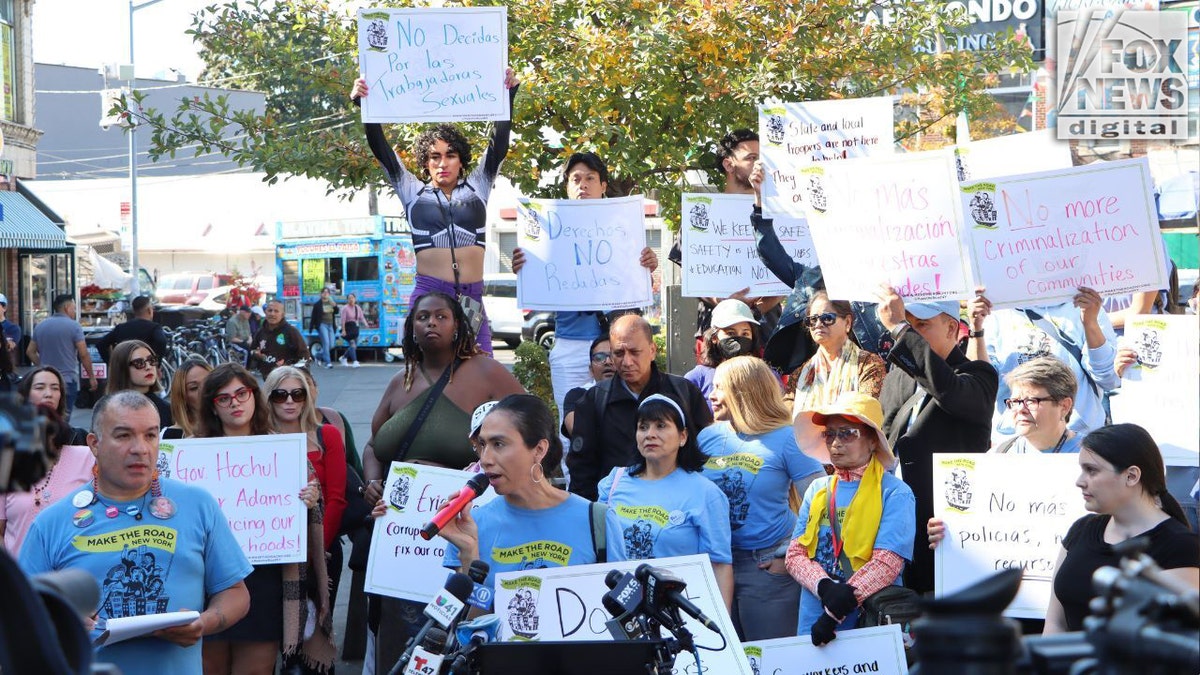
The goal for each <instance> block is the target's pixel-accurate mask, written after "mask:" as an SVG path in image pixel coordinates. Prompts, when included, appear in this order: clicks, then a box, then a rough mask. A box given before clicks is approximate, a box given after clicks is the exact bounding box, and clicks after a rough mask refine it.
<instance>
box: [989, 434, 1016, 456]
mask: <svg viewBox="0 0 1200 675" xmlns="http://www.w3.org/2000/svg"><path fill="white" fill-rule="evenodd" d="M1018 438H1020V436H1013V437H1012V438H1010V439H1008V440H1007V441H1004V442H1003V443H1001V444H1000V445H997V446H996V449H995V450H993V452H995V453H996V454H1004V453H1006V452H1008V451H1009V450H1011V449H1012V446H1013V445H1015V444H1016V442H1017V439H1018Z"/></svg>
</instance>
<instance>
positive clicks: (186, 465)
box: [158, 434, 308, 565]
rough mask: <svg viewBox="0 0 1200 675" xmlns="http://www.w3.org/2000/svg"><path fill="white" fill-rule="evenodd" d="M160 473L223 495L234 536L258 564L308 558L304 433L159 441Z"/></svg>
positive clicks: (222, 503)
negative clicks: (301, 495)
mask: <svg viewBox="0 0 1200 675" xmlns="http://www.w3.org/2000/svg"><path fill="white" fill-rule="evenodd" d="M158 450H159V454H158V473H159V475H160V476H162V477H164V478H174V479H175V480H178V481H182V482H184V483H190V484H192V485H196V486H198V487H202V488H204V489H205V490H207V491H208V492H209V494H211V495H212V496H213V497H215V498H216V499H217V504H219V505H220V507H221V512H222V513H224V514H225V517H226V518H227V519H229V527H230V529H232V530H233V537H234V538H235V539H237V542H238V545H239V546H241V548H242V553H245V554H246V557H247V558H249V560H250V563H251V564H253V565H271V564H276V563H293V562H304V561H305V560H307V559H308V548H307V546H308V510H307V509H306V508H305V506H304V502H303V501H302V500H301V499H300V490H301V489H302V488H303V487H304V486H305V485H306V484H307V483H308V441H307V439H306V438H305V436H304V434H271V435H268V436H245V437H240V438H237V439H231V438H185V439H182V440H175V441H163V442H161V443H159V445H158Z"/></svg>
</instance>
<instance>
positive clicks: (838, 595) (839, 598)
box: [817, 578, 858, 619]
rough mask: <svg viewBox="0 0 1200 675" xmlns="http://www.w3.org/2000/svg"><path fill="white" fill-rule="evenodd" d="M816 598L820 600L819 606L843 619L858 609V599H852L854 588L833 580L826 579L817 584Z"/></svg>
mask: <svg viewBox="0 0 1200 675" xmlns="http://www.w3.org/2000/svg"><path fill="white" fill-rule="evenodd" d="M817 597H819V598H821V605H823V606H824V607H825V609H828V610H829V611H830V612H831V613H832V614H833V615H834V616H839V617H841V618H843V619H844V618H846V615H847V614H849V613H850V612H853V611H854V610H855V608H857V607H858V599H857V598H855V597H854V587H853V586H851V585H850V584H847V583H843V582H840V581H834V580H833V579H828V578H826V579H822V580H821V581H819V582H818V583H817Z"/></svg>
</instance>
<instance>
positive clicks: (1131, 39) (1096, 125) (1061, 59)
mask: <svg viewBox="0 0 1200 675" xmlns="http://www.w3.org/2000/svg"><path fill="white" fill-rule="evenodd" d="M1187 31H1188V15H1187V13H1185V12H1152V11H1134V10H1121V9H1114V8H1097V9H1087V10H1080V11H1077V12H1070V11H1060V12H1059V13H1058V33H1057V38H1058V43H1057V47H1058V48H1057V54H1056V56H1057V58H1058V68H1057V71H1058V78H1057V84H1058V111H1057V113H1058V137H1059V138H1061V139H1069V138H1122V139H1131V138H1146V139H1186V138H1187V137H1188V119H1187V115H1188V80H1187V75H1188V72H1187V68H1188V55H1187V48H1188V34H1187Z"/></svg>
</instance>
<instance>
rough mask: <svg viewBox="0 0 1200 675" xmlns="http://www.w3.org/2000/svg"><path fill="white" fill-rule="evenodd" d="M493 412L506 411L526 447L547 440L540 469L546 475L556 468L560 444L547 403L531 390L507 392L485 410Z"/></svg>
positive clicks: (559, 457)
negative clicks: (519, 392) (506, 394)
mask: <svg viewBox="0 0 1200 675" xmlns="http://www.w3.org/2000/svg"><path fill="white" fill-rule="evenodd" d="M496 412H504V413H508V415H509V418H510V419H512V423H513V426H514V427H516V428H517V433H519V434H521V440H522V441H523V442H524V443H525V445H526V446H527V447H530V448H532V447H534V446H535V445H537V444H538V443H540V442H541V441H542V440H545V441H547V442H548V443H549V444H550V445H549V450H547V451H546V456H545V457H542V470H543V471H545V473H546V475H547V476H552V475H554V473H555V472H556V471H558V467H559V462H561V461H562V456H563V446H562V440H561V439H559V437H558V429H557V428H556V425H557V421H556V420H555V418H554V414H553V413H551V412H550V406H548V405H546V403H545V402H544V401H543V400H542V399H540V398H538V397H537V396H534V395H532V394H509V395H508V396H505V397H504V398H502V399H500V402H499V403H497V404H496V405H495V406H494V407H493V408H492V409H491V410H489V411H488V415H492V414H494V413H496ZM484 419H487V417H486V416H485V417H484Z"/></svg>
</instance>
